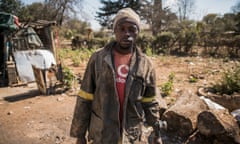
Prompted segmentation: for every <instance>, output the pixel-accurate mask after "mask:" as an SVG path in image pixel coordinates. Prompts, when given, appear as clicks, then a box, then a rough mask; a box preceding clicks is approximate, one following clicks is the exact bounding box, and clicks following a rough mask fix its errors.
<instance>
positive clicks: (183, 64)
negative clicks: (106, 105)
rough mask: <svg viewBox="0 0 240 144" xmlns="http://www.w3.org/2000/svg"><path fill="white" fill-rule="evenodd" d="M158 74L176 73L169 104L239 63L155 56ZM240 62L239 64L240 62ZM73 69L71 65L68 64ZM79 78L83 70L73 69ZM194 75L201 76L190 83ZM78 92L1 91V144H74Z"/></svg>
mask: <svg viewBox="0 0 240 144" xmlns="http://www.w3.org/2000/svg"><path fill="white" fill-rule="evenodd" d="M152 60H153V62H154V65H155V67H156V72H157V84H158V85H161V84H162V83H164V82H166V81H167V80H168V76H169V74H170V73H174V74H175V78H174V90H173V92H172V94H171V96H168V97H166V98H165V99H166V100H167V102H168V103H169V104H171V103H173V102H174V100H175V99H176V93H177V92H178V91H180V90H181V89H190V90H192V91H193V92H196V89H197V88H198V87H199V86H208V85H209V84H210V83H212V82H214V81H216V79H219V77H220V75H221V72H222V71H223V70H224V69H227V68H230V67H232V66H234V65H236V63H237V62H234V61H228V62H223V60H222V59H211V58H208V59H204V58H201V57H157V58H156V57H155V58H152ZM238 63H239V62H238ZM69 66H70V67H71V63H69ZM71 68H72V69H73V71H74V73H75V74H76V75H82V74H83V69H84V67H83V66H82V67H81V69H78V68H76V67H75V68H74V67H71ZM191 75H195V76H196V77H198V81H197V82H196V83H190V82H189V78H190V76H191ZM75 93H76V90H71V91H68V92H66V93H63V94H58V95H50V96H43V95H40V93H39V91H38V90H37V88H36V85H34V84H30V85H28V86H21V87H15V88H0V115H1V117H0V144H73V143H75V139H74V138H71V137H70V136H69V129H70V124H71V120H72V115H73V109H74V106H75V101H76V97H75V96H74V94H75Z"/></svg>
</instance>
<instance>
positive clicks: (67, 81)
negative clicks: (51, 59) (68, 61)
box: [63, 67, 75, 89]
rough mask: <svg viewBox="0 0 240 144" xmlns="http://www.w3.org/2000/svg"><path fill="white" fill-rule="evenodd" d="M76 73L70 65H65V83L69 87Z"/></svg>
mask: <svg viewBox="0 0 240 144" xmlns="http://www.w3.org/2000/svg"><path fill="white" fill-rule="evenodd" d="M74 78H75V76H74V74H73V72H72V71H71V69H69V68H68V67H63V83H64V85H65V86H66V88H67V89H70V88H71V87H72V85H73V81H74Z"/></svg>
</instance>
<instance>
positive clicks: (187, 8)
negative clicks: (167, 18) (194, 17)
mask: <svg viewBox="0 0 240 144" xmlns="http://www.w3.org/2000/svg"><path fill="white" fill-rule="evenodd" d="M194 6H195V0H177V11H178V16H179V20H180V21H183V20H186V19H188V18H189V16H190V14H191V13H192V12H193V11H194Z"/></svg>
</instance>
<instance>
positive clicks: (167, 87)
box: [160, 73, 175, 96]
mask: <svg viewBox="0 0 240 144" xmlns="http://www.w3.org/2000/svg"><path fill="white" fill-rule="evenodd" d="M174 77H175V74H174V73H171V74H170V75H169V76H168V81H167V82H166V83H163V84H162V85H161V87H160V88H161V92H162V96H168V95H170V94H171V92H172V91H173V79H174Z"/></svg>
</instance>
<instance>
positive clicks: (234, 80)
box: [213, 65, 240, 94]
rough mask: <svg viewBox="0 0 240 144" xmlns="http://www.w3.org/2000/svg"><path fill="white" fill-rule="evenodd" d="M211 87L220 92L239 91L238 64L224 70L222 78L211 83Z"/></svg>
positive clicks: (239, 68) (230, 92)
mask: <svg viewBox="0 0 240 144" xmlns="http://www.w3.org/2000/svg"><path fill="white" fill-rule="evenodd" d="M213 89H214V90H215V91H216V92H217V93H220V94H233V93H234V92H240V65H239V66H238V67H236V68H235V69H232V70H228V71H226V72H224V73H223V76H222V79H221V80H220V81H219V82H218V83H217V84H214V85H213Z"/></svg>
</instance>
